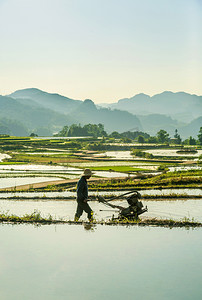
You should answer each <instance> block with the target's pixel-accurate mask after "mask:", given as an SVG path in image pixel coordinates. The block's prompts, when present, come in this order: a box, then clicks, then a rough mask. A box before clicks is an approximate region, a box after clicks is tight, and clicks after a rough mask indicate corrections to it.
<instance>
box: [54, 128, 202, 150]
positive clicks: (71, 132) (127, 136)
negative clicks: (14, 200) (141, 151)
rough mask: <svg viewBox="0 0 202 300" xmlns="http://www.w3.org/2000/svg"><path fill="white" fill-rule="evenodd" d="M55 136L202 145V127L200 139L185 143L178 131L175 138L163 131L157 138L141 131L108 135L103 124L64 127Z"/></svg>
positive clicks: (192, 139) (186, 140) (191, 139)
mask: <svg viewBox="0 0 202 300" xmlns="http://www.w3.org/2000/svg"><path fill="white" fill-rule="evenodd" d="M54 136H58V137H82V136H92V137H94V138H97V137H103V138H105V137H108V138H111V139H121V141H122V142H125V143H130V142H132V141H134V140H135V141H137V142H138V143H162V144H163V143H173V144H176V145H181V144H182V145H202V127H200V129H199V134H198V139H194V138H193V137H192V136H190V137H189V138H188V139H185V140H184V141H182V138H181V136H180V135H179V133H178V130H177V129H175V132H174V136H173V138H172V137H170V135H169V133H168V132H167V131H165V130H163V129H161V130H159V131H158V132H157V134H156V135H155V136H150V135H149V134H148V133H145V132H141V131H134V132H133V131H126V132H123V133H119V132H117V131H113V132H112V133H110V134H107V132H106V131H105V129H104V125H103V124H86V125H84V126H81V124H72V125H70V126H64V127H63V129H62V130H61V131H60V132H59V133H58V134H56V135H54Z"/></svg>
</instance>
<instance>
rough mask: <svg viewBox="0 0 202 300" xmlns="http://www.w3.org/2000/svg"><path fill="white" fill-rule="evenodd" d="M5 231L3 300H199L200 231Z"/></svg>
mask: <svg viewBox="0 0 202 300" xmlns="http://www.w3.org/2000/svg"><path fill="white" fill-rule="evenodd" d="M0 228H1V240H2V241H3V243H2V244H1V247H0V258H1V260H0V262H1V272H0V288H1V299H2V300H13V299H15V300H22V299H23V300H24V299H28V300H35V299H39V300H46V299H48V300H66V299H71V300H78V299H82V300H94V299H96V300H103V299H110V300H117V299H127V300H134V299H148V300H162V299H163V300H164V299H165V300H171V299H173V300H175V299H176V300H178V299H179V300H192V299H202V290H201V269H202V260H201V249H202V229H195V230H189V231H188V230H185V229H176V228H174V229H167V228H158V227H128V228H127V227H125V226H124V227H121V226H118V227H117V226H101V225H98V226H97V228H96V231H91V230H88V231H86V230H84V229H83V227H82V226H80V225H57V226H53V225H44V226H41V227H37V228H35V227H34V226H32V225H14V226H10V225H3V226H0ZM55 228H57V230H55Z"/></svg>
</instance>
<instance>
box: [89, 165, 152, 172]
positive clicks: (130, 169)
mask: <svg viewBox="0 0 202 300" xmlns="http://www.w3.org/2000/svg"><path fill="white" fill-rule="evenodd" d="M91 169H92V170H93V171H113V172H123V173H129V172H137V171H148V169H144V168H135V167H132V166H102V167H101V166H100V167H91Z"/></svg>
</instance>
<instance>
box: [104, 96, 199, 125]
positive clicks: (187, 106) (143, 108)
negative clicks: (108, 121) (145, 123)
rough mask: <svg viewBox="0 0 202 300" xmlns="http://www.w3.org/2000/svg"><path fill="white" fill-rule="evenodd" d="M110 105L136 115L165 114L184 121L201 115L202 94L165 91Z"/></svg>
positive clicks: (189, 120)
mask: <svg viewBox="0 0 202 300" xmlns="http://www.w3.org/2000/svg"><path fill="white" fill-rule="evenodd" d="M108 107H111V108H116V109H121V110H125V111H129V112H131V113H134V114H135V115H149V114H164V115H167V116H171V117H172V118H173V119H176V120H178V121H182V122H186V123H188V122H191V121H192V120H194V119H196V118H198V117H200V116H201V111H202V96H197V95H191V94H188V93H184V92H179V93H173V92H163V93H161V94H157V95H154V96H152V97H150V96H148V95H145V94H138V95H135V96H134V97H132V98H125V99H121V100H119V101H118V102H117V103H112V104H110V105H108Z"/></svg>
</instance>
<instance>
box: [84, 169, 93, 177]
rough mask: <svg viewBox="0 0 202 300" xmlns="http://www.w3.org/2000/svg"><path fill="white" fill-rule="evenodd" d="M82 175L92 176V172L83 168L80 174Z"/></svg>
mask: <svg viewBox="0 0 202 300" xmlns="http://www.w3.org/2000/svg"><path fill="white" fill-rule="evenodd" d="M82 175H83V176H92V175H93V173H92V172H91V170H90V169H85V170H84V171H83V174H82Z"/></svg>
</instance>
